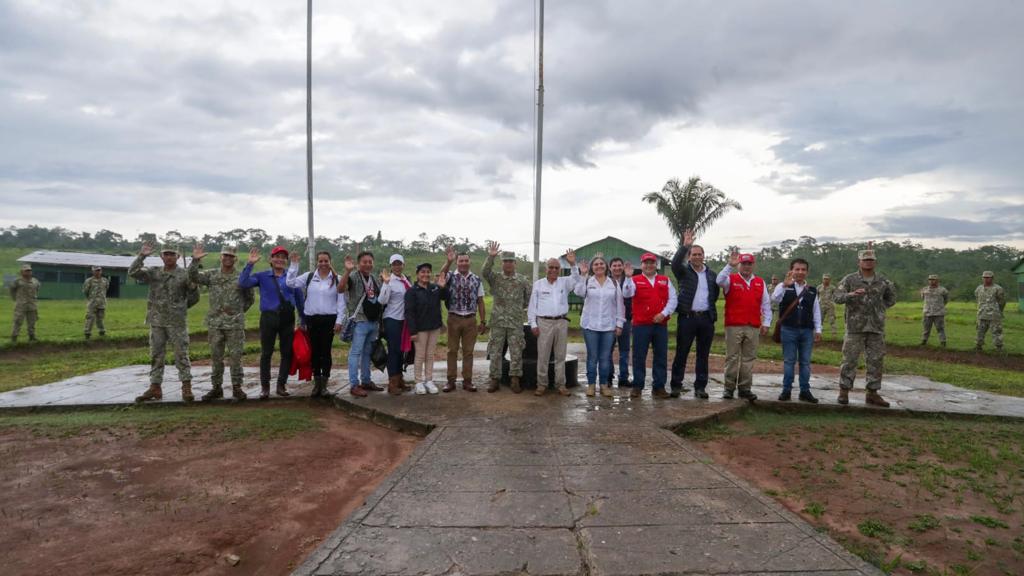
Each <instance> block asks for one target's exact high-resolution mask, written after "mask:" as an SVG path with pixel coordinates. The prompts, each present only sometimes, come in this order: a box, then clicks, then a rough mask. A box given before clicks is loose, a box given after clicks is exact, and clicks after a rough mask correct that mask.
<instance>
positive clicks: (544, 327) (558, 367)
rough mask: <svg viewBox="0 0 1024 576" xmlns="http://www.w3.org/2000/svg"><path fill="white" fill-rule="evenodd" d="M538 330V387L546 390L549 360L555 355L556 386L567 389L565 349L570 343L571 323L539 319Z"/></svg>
mask: <svg viewBox="0 0 1024 576" xmlns="http://www.w3.org/2000/svg"><path fill="white" fill-rule="evenodd" d="M537 328H539V329H540V335H539V336H537V387H538V388H539V389H542V390H543V389H546V388H547V387H548V386H549V385H550V384H551V382H549V381H548V359H549V358H551V352H552V351H554V353H555V386H556V387H558V389H559V390H564V389H565V347H566V344H567V343H568V341H569V321H568V320H551V319H548V318H538V319H537Z"/></svg>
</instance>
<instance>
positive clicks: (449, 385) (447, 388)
mask: <svg viewBox="0 0 1024 576" xmlns="http://www.w3.org/2000/svg"><path fill="white" fill-rule="evenodd" d="M454 391H455V380H449V381H447V382H445V384H444V388H441V392H454Z"/></svg>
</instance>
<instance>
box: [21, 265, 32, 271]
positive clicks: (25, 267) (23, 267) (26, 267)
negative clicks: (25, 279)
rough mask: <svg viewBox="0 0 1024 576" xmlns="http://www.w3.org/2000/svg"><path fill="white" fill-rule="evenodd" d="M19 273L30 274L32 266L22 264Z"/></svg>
mask: <svg viewBox="0 0 1024 576" xmlns="http://www.w3.org/2000/svg"><path fill="white" fill-rule="evenodd" d="M21 271H22V272H31V271H32V265H31V264H22V265H21Z"/></svg>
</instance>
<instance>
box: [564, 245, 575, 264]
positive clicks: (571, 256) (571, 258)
mask: <svg viewBox="0 0 1024 576" xmlns="http://www.w3.org/2000/svg"><path fill="white" fill-rule="evenodd" d="M565 261H566V262H568V263H569V266H575V265H576V251H575V250H573V249H572V248H570V249H569V250H566V252H565Z"/></svg>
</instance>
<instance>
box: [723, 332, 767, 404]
mask: <svg viewBox="0 0 1024 576" xmlns="http://www.w3.org/2000/svg"><path fill="white" fill-rule="evenodd" d="M760 336H761V333H760V328H758V327H755V326H726V327H725V389H726V390H735V389H736V388H739V389H740V390H750V386H751V384H753V383H754V360H757V342H758V339H759V338H760Z"/></svg>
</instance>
